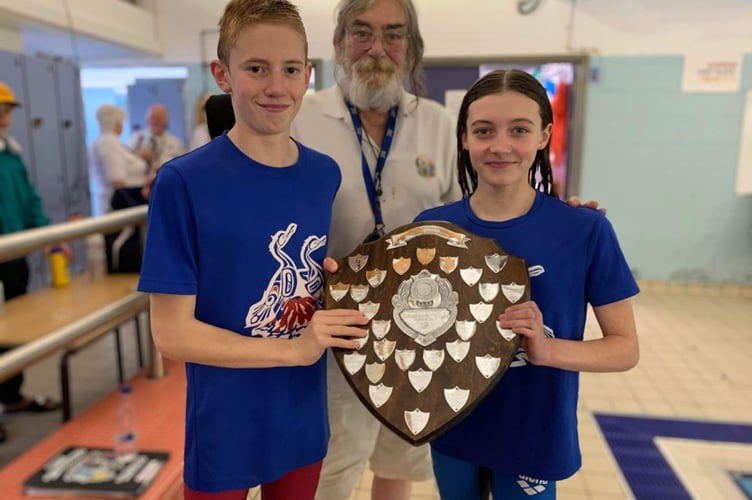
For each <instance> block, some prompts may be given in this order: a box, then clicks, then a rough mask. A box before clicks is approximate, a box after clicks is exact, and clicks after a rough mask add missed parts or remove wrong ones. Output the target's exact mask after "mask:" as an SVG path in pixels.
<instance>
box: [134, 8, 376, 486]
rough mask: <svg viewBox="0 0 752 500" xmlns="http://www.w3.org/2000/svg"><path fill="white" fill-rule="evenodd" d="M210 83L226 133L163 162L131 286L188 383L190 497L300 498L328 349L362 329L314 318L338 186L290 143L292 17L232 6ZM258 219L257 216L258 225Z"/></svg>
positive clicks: (316, 159)
mask: <svg viewBox="0 0 752 500" xmlns="http://www.w3.org/2000/svg"><path fill="white" fill-rule="evenodd" d="M219 28H220V29H219V42H218V47H217V54H218V57H219V60H214V61H212V63H211V70H212V74H213V75H214V79H215V81H216V82H217V85H218V86H219V88H220V89H222V91H223V92H226V93H228V94H229V95H230V96H231V103H232V108H233V110H234V115H235V118H236V120H235V124H234V126H232V128H231V129H230V131H229V132H227V133H225V134H222V135H221V136H220V137H217V138H216V139H214V140H212V141H211V142H210V143H209V144H207V145H206V146H204V147H202V148H199V149H197V150H195V151H192V152H190V153H188V154H186V155H184V156H181V157H179V158H176V159H174V160H172V161H170V162H168V163H167V164H166V165H164V166H163V167H162V168H161V169H160V171H159V173H158V174H157V176H156V179H155V181H154V189H153V192H152V196H151V200H150V205H149V219H148V235H147V237H146V249H145V256H144V261H143V266H142V269H141V277H140V282H139V290H141V291H144V292H148V293H150V294H151V299H150V300H151V323H152V332H153V335H154V340H155V342H156V344H157V347H158V348H159V350H160V351H161V352H162V354H163V355H164V356H165V357H168V358H173V359H177V360H181V361H184V362H185V363H186V373H187V383H188V386H187V402H186V434H185V457H184V463H185V467H184V480H185V493H184V494H185V498H187V499H188V500H193V499H202V500H206V499H223V500H231V499H237V500H245V498H246V495H247V490H248V488H250V487H254V486H256V485H259V484H260V485H261V495H262V498H263V499H264V500H310V499H312V498H313V495H314V492H315V491H316V485H317V483H318V479H319V471H320V468H321V459H322V458H323V457H324V455H325V453H326V448H327V441H328V438H329V425H328V421H327V411H326V361H325V357H324V352H325V351H326V349H327V348H329V347H340V348H345V349H355V348H357V346H358V342H357V341H356V340H354V339H352V338H351V337H364V336H365V330H364V329H363V328H362V326H363V325H365V324H366V323H367V318H366V317H365V315H364V314H363V313H361V312H360V311H357V310H330V311H326V310H321V307H322V302H323V286H324V277H323V266H327V268H328V269H330V270H331V266H332V265H334V266H335V267H336V263H335V262H334V261H333V260H332V259H329V260H328V261H327V262H324V257H325V254H326V246H327V243H328V241H327V240H328V237H327V235H328V233H329V230H330V226H331V211H332V202H333V200H334V196H335V194H336V192H337V189H338V188H339V185H340V181H341V174H340V170H339V168H338V166H337V164H336V163H335V162H334V160H332V159H331V158H330V157H328V156H325V155H323V154H321V153H319V152H316V151H314V150H312V149H309V148H307V147H306V146H303V145H302V144H301V143H299V142H296V141H294V140H292V139H291V138H290V123H291V122H292V119H293V118H294V116H295V115H296V113H297V111H298V109H299V107H300V103H301V101H302V99H303V95H304V94H305V92H306V89H307V88H308V83H309V80H310V76H311V69H312V67H311V64H310V62H309V61H308V57H307V51H308V44H307V40H306V35H305V28H304V27H303V22H302V20H301V19H300V14H299V13H298V10H297V8H296V7H295V6H294V5H292V4H291V3H289V2H287V1H285V0H232V1H231V2H229V3H228V4H227V6H226V7H225V10H224V14H223V15H222V18H221V19H220V22H219ZM258 214H263V216H260V217H259V216H258Z"/></svg>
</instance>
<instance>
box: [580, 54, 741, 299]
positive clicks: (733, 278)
mask: <svg viewBox="0 0 752 500" xmlns="http://www.w3.org/2000/svg"><path fill="white" fill-rule="evenodd" d="M682 64H683V58H682V57H600V58H595V59H594V60H593V61H591V65H592V67H593V68H595V69H596V72H597V74H598V79H597V81H591V82H590V83H589V85H588V95H587V110H586V114H585V117H586V118H585V137H584V141H585V145H584V158H583V171H582V175H581V189H580V193H581V195H582V196H583V197H584V198H586V199H596V200H598V201H600V202H601V204H602V205H603V206H605V207H607V208H608V217H609V219H610V220H611V221H612V222H613V224H614V227H615V228H616V231H617V234H618V235H619V239H620V241H621V243H622V246H623V248H624V251H625V254H626V256H627V259H628V260H629V262H630V264H631V266H632V268H633V269H634V270H635V271H636V272H637V275H638V277H639V278H641V279H648V280H660V281H666V280H670V281H680V282H703V281H709V282H725V283H729V282H733V283H746V284H750V283H752V197H751V196H745V197H742V196H737V195H736V194H735V179H736V170H737V158H738V154H739V141H740V135H741V126H742V114H743V109H744V102H745V95H746V91H747V89H750V88H752V55H747V56H746V57H745V59H744V64H743V78H742V85H741V90H740V91H739V92H736V93H723V94H721V93H718V94H685V93H682V92H681V90H680V89H681V79H682Z"/></svg>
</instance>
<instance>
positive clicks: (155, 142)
mask: <svg viewBox="0 0 752 500" xmlns="http://www.w3.org/2000/svg"><path fill="white" fill-rule="evenodd" d="M128 145H129V146H130V147H131V149H132V150H133V151H136V152H138V150H139V149H141V148H147V149H150V150H151V151H152V153H154V160H153V161H152V162H151V166H152V167H151V168H152V173H154V171H155V170H156V169H158V168H159V167H161V166H162V165H164V164H165V163H166V162H168V161H170V160H172V159H173V158H175V157H177V156H180V155H182V154H183V153H185V146H183V143H182V142H181V141H180V139H178V138H177V137H175V136H174V135H172V134H171V133H169V132H167V131H164V132H163V133H162V135H153V134H152V133H151V132H150V131H149V130H139V131H138V132H136V133H135V134H133V135H131V139H130V141H128Z"/></svg>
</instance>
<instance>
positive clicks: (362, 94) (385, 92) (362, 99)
mask: <svg viewBox="0 0 752 500" xmlns="http://www.w3.org/2000/svg"><path fill="white" fill-rule="evenodd" d="M337 83H338V84H339V86H340V88H341V89H342V93H343V94H344V95H345V97H346V98H347V99H348V101H350V102H351V103H352V104H353V105H355V107H356V108H358V109H362V110H364V111H380V112H387V111H389V109H390V108H391V107H392V106H394V105H396V104H398V103H399V101H400V99H401V98H402V92H403V89H402V71H400V69H399V68H397V66H396V65H395V64H394V63H392V62H391V61H385V60H383V59H371V58H368V57H364V58H362V59H360V60H359V61H356V62H355V63H354V64H352V65H349V67H348V65H347V64H345V65H344V71H342V72H338V73H337Z"/></svg>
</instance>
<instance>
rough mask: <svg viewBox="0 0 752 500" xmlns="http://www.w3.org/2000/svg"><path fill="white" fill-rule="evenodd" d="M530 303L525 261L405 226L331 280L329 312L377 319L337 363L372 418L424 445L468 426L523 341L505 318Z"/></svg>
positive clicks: (352, 258) (474, 239)
mask: <svg viewBox="0 0 752 500" xmlns="http://www.w3.org/2000/svg"><path fill="white" fill-rule="evenodd" d="M529 298H530V286H529V278H528V270H527V266H526V264H525V261H523V260H522V259H519V258H517V257H513V256H511V255H509V254H508V253H507V252H505V251H504V249H503V248H501V247H500V246H499V244H498V243H497V242H496V241H495V240H493V239H489V238H482V237H480V236H477V235H474V234H472V233H469V232H468V231H465V230H463V229H462V228H460V227H459V226H456V225H454V224H450V223H447V222H420V223H414V224H408V225H406V226H402V227H400V228H398V229H396V230H394V231H392V232H390V233H388V234H387V235H385V236H383V237H382V238H380V239H378V240H376V241H373V242H371V243H364V244H362V245H360V246H358V247H357V248H356V249H355V250H354V251H353V252H352V253H351V254H350V255H349V256H347V257H344V258H342V259H340V260H339V269H338V271H337V272H336V273H333V274H327V276H326V308H327V309H337V308H348V309H359V310H360V311H362V312H363V313H364V314H365V315H366V316H367V317H368V318H369V320H370V322H369V324H368V327H367V328H368V336H367V337H366V338H365V339H364V340H363V341H362V342H361V344H360V347H359V348H358V349H357V350H353V351H350V350H347V349H334V356H335V358H336V360H337V364H338V365H339V367H340V369H341V370H342V372H343V373H344V375H345V378H346V379H347V381H348V382H349V384H350V385H351V386H352V388H353V389H354V390H355V393H356V394H357V395H358V397H359V398H360V400H361V401H362V402H363V404H365V405H366V407H367V408H368V409H369V410H370V411H371V413H373V414H374V415H375V416H376V417H377V418H378V419H379V420H381V421H382V422H383V423H384V424H385V425H387V426H388V427H389V428H391V429H392V430H393V431H394V432H396V433H397V434H398V435H399V436H401V437H402V438H404V439H405V440H406V441H408V442H410V443H412V444H414V445H419V444H423V443H425V442H427V441H429V440H431V439H433V438H434V437H436V436H438V435H439V434H440V433H441V432H443V431H444V430H446V429H448V428H449V427H450V426H451V425H452V424H455V423H457V422H459V420H460V419H461V418H462V417H463V416H464V415H466V414H467V413H468V412H469V411H470V410H471V409H472V408H473V407H474V406H475V405H476V404H477V403H478V402H480V400H481V399H483V397H484V396H485V395H486V394H487V393H488V392H489V391H490V390H491V389H492V388H493V387H494V385H496V383H497V382H498V381H499V380H500V379H501V377H502V375H503V374H504V372H505V371H506V370H507V368H508V367H509V364H510V363H511V361H512V359H513V357H514V355H515V353H516V352H517V349H518V347H519V343H520V339H519V338H518V336H517V335H515V334H514V333H512V332H511V331H510V330H506V329H503V328H501V327H500V326H499V324H498V320H497V318H498V316H499V314H500V313H501V312H503V311H504V309H505V308H506V307H507V306H509V305H511V304H516V303H520V302H524V301H526V300H529Z"/></svg>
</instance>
